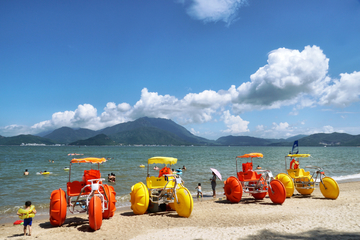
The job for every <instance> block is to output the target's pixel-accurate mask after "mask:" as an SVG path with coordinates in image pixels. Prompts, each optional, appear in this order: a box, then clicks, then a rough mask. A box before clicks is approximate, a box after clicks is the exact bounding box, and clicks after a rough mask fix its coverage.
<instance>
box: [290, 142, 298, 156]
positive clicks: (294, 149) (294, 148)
mask: <svg viewBox="0 0 360 240" xmlns="http://www.w3.org/2000/svg"><path fill="white" fill-rule="evenodd" d="M298 153H299V143H298V140H296V141H295V142H294V144H293V147H292V149H291V154H298Z"/></svg>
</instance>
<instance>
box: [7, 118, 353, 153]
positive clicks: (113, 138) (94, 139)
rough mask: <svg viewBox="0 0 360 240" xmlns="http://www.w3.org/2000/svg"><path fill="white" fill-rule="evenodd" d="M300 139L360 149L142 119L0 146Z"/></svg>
mask: <svg viewBox="0 0 360 240" xmlns="http://www.w3.org/2000/svg"><path fill="white" fill-rule="evenodd" d="M294 140H299V145H301V146H360V135H350V134H346V133H331V134H325V133H318V134H312V135H309V136H307V135H297V136H294V137H291V138H287V139H264V138H256V137H249V136H231V135H230V136H224V137H220V138H219V139H217V140H208V139H206V138H202V137H198V136H195V135H193V134H192V133H191V132H189V131H188V130H187V129H186V128H184V127H182V126H180V125H178V124H176V123H175V122H173V121H172V120H169V119H163V118H149V117H143V118H139V119H137V120H135V121H130V122H125V123H120V124H117V125H115V126H112V127H107V128H104V129H101V130H98V131H94V130H90V129H84V128H79V129H72V128H69V127H61V128H59V129H56V130H54V131H52V132H51V133H43V134H39V135H38V136H33V135H19V136H15V137H2V136H0V145H20V144H22V143H25V144H26V143H44V144H47V145H52V144H67V145H140V144H141V145H196V146H291V145H292V143H293V141H294Z"/></svg>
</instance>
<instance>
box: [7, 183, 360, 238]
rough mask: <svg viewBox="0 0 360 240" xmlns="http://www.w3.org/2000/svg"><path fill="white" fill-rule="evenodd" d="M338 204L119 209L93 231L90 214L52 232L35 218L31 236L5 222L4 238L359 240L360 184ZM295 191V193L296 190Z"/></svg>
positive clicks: (207, 201) (297, 200) (294, 201)
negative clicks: (181, 211) (182, 213)
mask: <svg viewBox="0 0 360 240" xmlns="http://www.w3.org/2000/svg"><path fill="white" fill-rule="evenodd" d="M339 187H340V195H339V197H338V199H336V200H329V199H325V198H324V197H323V196H322V194H321V192H320V190H319V189H318V188H317V189H315V191H314V192H313V194H312V195H311V196H307V197H305V196H300V195H295V196H293V197H292V198H287V199H286V201H285V202H284V204H282V205H274V204H273V203H272V202H271V200H270V199H269V198H268V197H266V198H265V199H264V200H262V201H255V200H254V199H253V198H252V197H251V196H248V195H245V194H244V195H243V197H242V200H241V201H240V203H237V204H234V203H230V202H228V201H227V200H225V197H224V195H222V194H223V193H222V192H218V195H217V198H215V199H213V198H204V200H203V201H201V200H200V201H199V200H197V199H196V198H194V209H193V212H192V214H191V216H190V217H189V218H182V217H179V216H178V215H177V213H176V212H175V211H174V212H158V213H151V214H144V215H134V214H133V212H132V211H131V210H130V209H129V208H123V209H119V210H117V211H116V212H115V215H114V217H112V218H111V219H109V220H103V223H102V226H101V229H100V230H98V231H92V230H91V229H90V227H89V222H88V219H87V215H84V214H83V215H73V214H68V215H67V219H66V221H65V223H64V225H63V226H61V227H52V226H51V225H50V222H49V220H48V218H42V219H39V218H37V217H35V218H34V221H33V227H32V228H33V229H32V236H26V237H25V236H23V226H20V225H15V226H14V225H13V224H12V223H5V224H2V225H1V226H0V238H1V239H31V238H36V239H49V238H51V239H86V240H90V239H165V238H169V239H360V211H359V209H360V201H359V196H360V182H347V183H339ZM295 192H296V191H295Z"/></svg>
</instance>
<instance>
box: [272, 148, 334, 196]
mask: <svg viewBox="0 0 360 240" xmlns="http://www.w3.org/2000/svg"><path fill="white" fill-rule="evenodd" d="M310 156H311V155H310V154H288V155H287V156H285V170H286V171H287V174H286V173H279V174H278V175H277V176H276V177H275V179H278V180H280V181H281V182H282V183H283V184H284V186H285V188H286V197H291V196H292V195H293V194H294V189H296V190H297V191H298V192H299V193H300V194H301V195H310V194H311V193H312V192H313V191H314V190H315V185H316V184H317V182H318V181H319V187H320V191H321V193H322V195H323V196H324V197H325V198H329V199H336V198H337V197H338V196H339V193H340V189H339V185H338V184H337V182H336V181H335V180H334V179H332V178H331V177H327V176H326V175H325V172H324V170H323V169H322V168H321V167H317V166H312V165H309V166H306V167H305V168H309V169H314V170H315V171H314V172H313V173H312V174H311V173H310V171H305V170H304V169H303V168H300V159H306V158H308V157H310ZM287 159H289V160H290V165H289V166H290V168H287V166H288V165H287V164H288V163H287Z"/></svg>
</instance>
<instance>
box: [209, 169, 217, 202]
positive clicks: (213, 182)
mask: <svg viewBox="0 0 360 240" xmlns="http://www.w3.org/2000/svg"><path fill="white" fill-rule="evenodd" d="M212 174H213V176H212V178H210V181H211V188H212V190H213V197H216V174H215V173H214V172H212Z"/></svg>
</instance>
